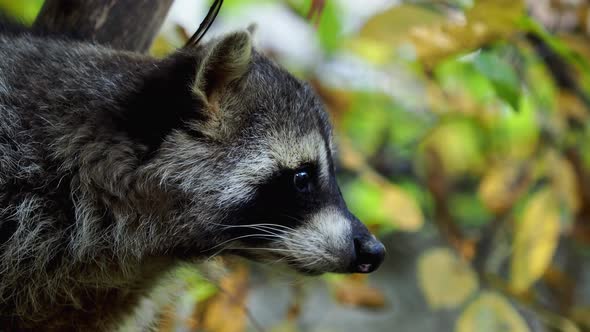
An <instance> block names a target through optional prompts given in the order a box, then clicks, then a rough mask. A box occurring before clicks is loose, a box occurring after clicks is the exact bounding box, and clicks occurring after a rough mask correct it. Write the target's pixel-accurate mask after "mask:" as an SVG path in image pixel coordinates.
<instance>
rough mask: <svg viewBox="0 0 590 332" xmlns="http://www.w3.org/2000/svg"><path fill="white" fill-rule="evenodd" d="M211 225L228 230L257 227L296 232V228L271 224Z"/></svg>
mask: <svg viewBox="0 0 590 332" xmlns="http://www.w3.org/2000/svg"><path fill="white" fill-rule="evenodd" d="M211 224H213V225H216V226H221V227H222V228H224V229H227V228H251V227H254V226H256V227H267V228H274V229H276V230H279V229H281V228H282V229H284V230H289V231H293V230H295V229H294V228H292V227H288V226H285V225H279V224H270V223H260V224H248V225H223V224H218V223H213V222H212V223H211Z"/></svg>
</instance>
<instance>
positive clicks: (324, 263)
mask: <svg viewBox="0 0 590 332" xmlns="http://www.w3.org/2000/svg"><path fill="white" fill-rule="evenodd" d="M304 225H305V226H301V227H300V228H297V229H295V230H294V231H293V232H292V233H290V234H288V235H289V236H288V238H287V239H286V240H280V242H278V243H277V245H278V246H281V247H285V248H286V249H288V252H289V256H290V257H287V258H288V259H289V260H290V261H291V262H292V263H293V264H295V265H297V266H298V267H300V268H304V269H309V270H313V271H320V272H328V271H342V270H343V269H345V268H346V267H347V265H348V260H349V259H350V256H351V255H350V250H351V248H352V246H353V244H352V238H351V233H352V228H351V226H350V221H349V220H348V219H347V218H346V217H345V216H344V215H342V214H341V213H340V212H339V210H338V209H337V208H334V207H329V208H325V209H323V210H321V211H319V212H318V213H316V214H315V215H314V216H313V217H312V218H311V220H309V221H306V222H305V223H304Z"/></svg>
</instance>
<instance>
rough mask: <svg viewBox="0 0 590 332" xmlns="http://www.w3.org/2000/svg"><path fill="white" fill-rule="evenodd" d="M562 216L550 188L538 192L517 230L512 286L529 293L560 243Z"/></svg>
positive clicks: (528, 204) (517, 225)
mask: <svg viewBox="0 0 590 332" xmlns="http://www.w3.org/2000/svg"><path fill="white" fill-rule="evenodd" d="M559 227H560V215H559V209H558V205H557V202H556V197H555V194H554V193H553V192H552V191H551V190H550V189H548V188H544V189H542V190H540V191H538V192H537V193H535V194H534V195H533V196H532V197H531V198H530V199H529V201H528V203H527V205H526V206H525V208H524V212H523V214H522V218H521V219H520V221H519V222H518V223H517V224H516V228H515V230H514V233H515V234H514V252H513V254H512V260H511V270H510V286H511V288H512V289H513V290H514V291H516V292H524V291H526V290H527V289H528V288H529V287H530V286H531V285H532V284H533V283H535V282H536V281H537V280H538V279H539V278H541V276H543V274H544V272H545V270H546V269H547V267H548V266H549V264H550V263H551V259H552V258H553V254H554V253H555V249H556V248H557V243H558V240H559Z"/></svg>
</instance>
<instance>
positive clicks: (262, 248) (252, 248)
mask: <svg viewBox="0 0 590 332" xmlns="http://www.w3.org/2000/svg"><path fill="white" fill-rule="evenodd" d="M230 249H232V250H268V251H281V252H289V253H293V254H298V253H299V252H297V251H295V250H290V249H286V248H267V247H234V248H230Z"/></svg>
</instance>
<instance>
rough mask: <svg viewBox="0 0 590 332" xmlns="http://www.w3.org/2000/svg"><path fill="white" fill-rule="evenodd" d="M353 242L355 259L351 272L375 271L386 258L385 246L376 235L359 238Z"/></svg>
mask: <svg viewBox="0 0 590 332" xmlns="http://www.w3.org/2000/svg"><path fill="white" fill-rule="evenodd" d="M353 241H354V253H355V257H354V259H353V261H352V264H351V266H350V272H352V273H371V272H373V271H375V270H376V269H377V268H378V267H379V266H380V265H381V263H382V262H383V259H384V258H385V246H384V245H383V244H382V243H381V242H379V240H377V239H376V238H375V236H374V235H364V236H357V237H355V238H354V240H353Z"/></svg>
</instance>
